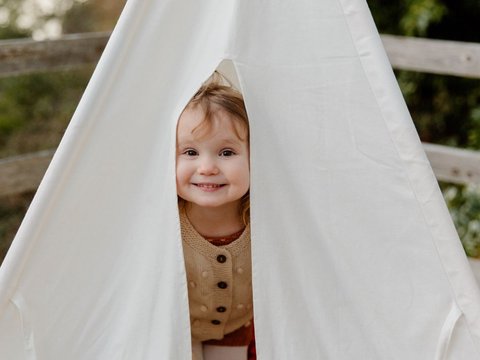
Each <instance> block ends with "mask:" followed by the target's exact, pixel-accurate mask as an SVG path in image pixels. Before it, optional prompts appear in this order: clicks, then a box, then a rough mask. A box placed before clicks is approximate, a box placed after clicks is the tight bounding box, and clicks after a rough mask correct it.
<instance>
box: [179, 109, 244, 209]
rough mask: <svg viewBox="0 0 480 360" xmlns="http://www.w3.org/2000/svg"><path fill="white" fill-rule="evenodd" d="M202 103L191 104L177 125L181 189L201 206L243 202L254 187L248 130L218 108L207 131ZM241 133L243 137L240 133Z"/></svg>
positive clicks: (180, 193)
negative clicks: (203, 124) (203, 126)
mask: <svg viewBox="0 0 480 360" xmlns="http://www.w3.org/2000/svg"><path fill="white" fill-rule="evenodd" d="M203 119H204V112H203V110H202V108H201V107H200V106H196V107H188V108H187V109H186V110H185V111H184V112H183V114H182V115H181V116H180V119H179V120H178V127H177V158H176V160H177V162H176V167H177V169H176V175H177V193H178V196H180V197H181V198H182V199H184V200H186V201H188V202H191V203H193V204H196V205H198V206H200V207H208V208H213V207H222V206H224V205H238V206H239V205H240V201H241V200H240V199H241V198H242V196H243V195H245V194H246V193H247V191H248V189H249V187H250V166H249V149H248V142H247V130H246V128H245V127H244V126H242V124H238V122H237V121H235V120H233V119H232V118H231V117H230V116H229V115H228V114H227V113H226V112H224V111H217V112H216V114H215V115H214V117H213V119H212V124H211V125H212V126H211V128H210V129H208V131H207V132H205V131H203V129H202V128H200V129H198V131H195V129H196V127H197V126H198V125H199V124H200V123H201V122H202V121H203ZM235 129H236V130H237V132H238V134H240V135H241V137H242V138H243V139H241V138H239V136H238V135H237V132H236V131H235Z"/></svg>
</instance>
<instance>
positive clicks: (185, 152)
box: [183, 149, 198, 156]
mask: <svg viewBox="0 0 480 360" xmlns="http://www.w3.org/2000/svg"><path fill="white" fill-rule="evenodd" d="M183 154H184V155H187V156H197V155H198V153H197V151H196V150H193V149H188V150H185V151H184V152H183Z"/></svg>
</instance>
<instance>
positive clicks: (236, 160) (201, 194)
mask: <svg viewBox="0 0 480 360" xmlns="http://www.w3.org/2000/svg"><path fill="white" fill-rule="evenodd" d="M176 181H177V194H178V198H179V213H180V224H181V230H182V243H183V253H184V257H185V266H186V272H187V281H188V299H189V308H190V309H189V310H190V321H191V333H192V349H193V359H194V360H200V359H204V360H216V359H218V360H224V359H228V360H237V359H238V360H246V359H247V357H248V346H249V345H250V344H251V343H252V341H253V337H254V334H253V324H252V318H253V304H252V280H251V252H250V227H249V221H250V219H249V187H250V166H249V126H248V118H247V113H246V110H245V104H244V102H243V98H242V96H241V94H240V93H239V92H238V91H236V90H235V89H234V88H233V87H232V86H229V85H226V84H225V82H222V81H221V79H220V78H219V75H218V74H214V75H213V76H212V78H210V79H209V80H208V81H207V82H206V83H205V84H204V85H203V86H202V87H201V88H200V89H199V90H198V92H197V93H196V94H195V95H194V96H193V98H192V99H191V100H190V102H189V103H188V105H187V106H186V107H185V109H184V111H183V112H182V114H181V116H180V118H179V120H178V125H177V153H176ZM250 358H251V357H250Z"/></svg>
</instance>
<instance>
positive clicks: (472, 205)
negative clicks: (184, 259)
mask: <svg viewBox="0 0 480 360" xmlns="http://www.w3.org/2000/svg"><path fill="white" fill-rule="evenodd" d="M443 195H444V197H445V201H446V202H447V205H448V207H449V209H450V214H451V215H452V219H453V222H454V223H455V227H456V228H457V231H458V235H459V236H460V238H461V239H462V243H463V247H464V248H465V251H466V253H467V255H469V256H472V257H480V184H477V185H473V184H472V185H468V186H447V187H445V189H444V191H443Z"/></svg>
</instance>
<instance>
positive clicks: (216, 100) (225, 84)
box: [178, 71, 250, 225]
mask: <svg viewBox="0 0 480 360" xmlns="http://www.w3.org/2000/svg"><path fill="white" fill-rule="evenodd" d="M197 106H200V107H201V108H202V110H203V112H204V114H205V117H204V119H203V121H202V122H201V123H200V124H199V125H198V126H197V127H196V128H195V129H193V131H194V132H196V131H201V132H202V133H203V134H208V133H209V132H210V130H211V128H212V126H213V121H214V118H215V115H216V113H217V112H219V111H225V112H226V113H227V114H229V115H230V118H231V119H232V120H233V121H235V122H236V124H239V125H241V127H243V128H244V129H245V131H246V136H247V138H246V139H244V138H242V136H241V135H240V133H239V131H238V127H237V126H233V128H234V131H235V133H236V135H237V136H238V137H239V138H240V139H242V140H247V143H249V142H250V141H249V139H250V135H249V134H250V127H249V124H248V116H247V110H246V108H245V102H244V101H243V96H242V94H241V93H240V92H239V91H238V90H237V89H235V88H234V87H233V85H232V84H231V82H230V81H228V79H227V78H225V77H224V76H223V75H222V74H220V73H219V72H217V71H215V72H214V73H213V75H212V76H210V78H209V79H208V80H207V81H206V82H205V83H203V85H202V86H201V87H200V89H198V91H197V92H196V93H195V95H193V97H192V98H191V99H190V101H189V102H188V104H187V106H185V109H184V110H183V111H185V110H186V109H188V108H192V107H197ZM234 125H235V124H234ZM178 205H179V207H180V208H183V207H184V206H185V200H183V199H181V198H179V199H178ZM241 210H242V212H241V216H242V220H243V223H244V224H245V225H247V224H248V223H249V222H250V191H248V192H247V193H246V194H245V195H244V196H243V197H242V199H241Z"/></svg>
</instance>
